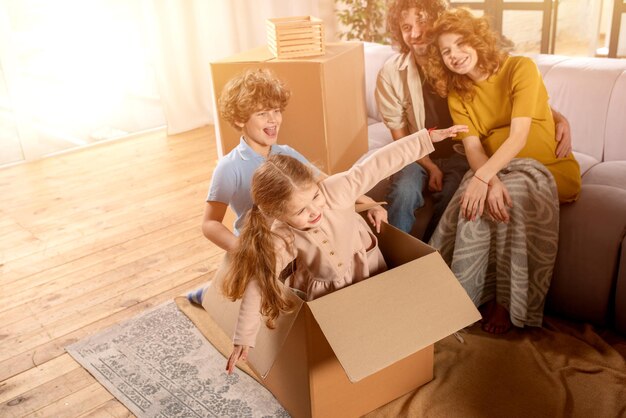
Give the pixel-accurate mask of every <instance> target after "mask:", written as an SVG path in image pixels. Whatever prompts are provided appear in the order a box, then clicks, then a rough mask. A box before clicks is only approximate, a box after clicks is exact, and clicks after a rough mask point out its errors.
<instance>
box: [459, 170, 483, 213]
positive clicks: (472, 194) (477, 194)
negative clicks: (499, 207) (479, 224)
mask: <svg viewBox="0 0 626 418" xmlns="http://www.w3.org/2000/svg"><path fill="white" fill-rule="evenodd" d="M487 189H488V186H487V183H485V182H483V181H482V180H480V179H478V178H477V177H476V176H474V177H472V178H471V179H470V181H469V184H468V185H467V189H465V192H464V193H463V195H462V196H461V216H463V217H464V218H465V219H467V220H468V221H473V220H475V219H476V217H477V216H481V215H482V214H483V209H484V207H485V198H486V197H487Z"/></svg>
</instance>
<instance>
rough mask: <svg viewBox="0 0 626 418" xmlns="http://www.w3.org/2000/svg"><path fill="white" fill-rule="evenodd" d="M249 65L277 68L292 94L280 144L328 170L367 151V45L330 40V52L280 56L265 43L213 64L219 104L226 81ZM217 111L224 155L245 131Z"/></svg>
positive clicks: (347, 165)
mask: <svg viewBox="0 0 626 418" xmlns="http://www.w3.org/2000/svg"><path fill="white" fill-rule="evenodd" d="M247 68H269V69H271V70H272V71H273V72H274V73H275V74H276V75H277V76H278V77H279V78H280V79H281V80H283V81H284V82H285V83H286V84H287V86H288V87H289V88H290V90H291V92H292V96H291V100H290V101H289V104H288V105H287V109H286V110H285V112H284V113H283V123H282V126H281V128H280V133H279V135H278V142H279V143H281V144H287V145H290V146H291V147H293V148H295V149H296V150H297V151H298V152H300V153H301V154H303V155H304V156H305V157H307V158H308V159H309V161H311V162H312V163H314V164H315V165H317V166H318V168H320V169H321V170H322V171H324V172H326V173H328V174H333V173H337V172H339V171H344V170H347V169H348V168H350V167H351V166H352V164H354V163H355V162H356V160H357V159H359V157H361V156H362V155H363V154H365V153H366V152H367V110H366V107H365V70H364V61H363V44H362V43H360V42H354V43H330V44H326V53H325V55H322V56H319V57H309V58H292V59H278V58H275V57H274V55H273V54H272V53H271V52H270V51H269V49H268V48H267V47H261V48H257V49H253V50H250V51H247V52H243V53H241V54H238V55H235V56H232V57H230V58H227V59H224V60H221V61H218V62H213V63H211V76H212V81H213V92H214V104H216V102H217V98H218V97H219V95H220V93H221V91H222V88H223V87H224V85H225V84H226V82H228V80H230V79H231V78H232V77H234V76H235V75H237V74H239V73H240V72H242V71H243V70H244V69H247ZM215 114H216V124H215V131H216V137H217V144H218V150H219V154H220V156H222V155H224V154H226V153H228V152H229V151H230V150H232V149H233V148H234V147H235V146H236V145H237V144H239V138H240V136H241V132H240V131H238V130H236V129H234V128H233V127H232V126H230V124H228V123H227V122H225V121H224V120H222V119H221V118H220V117H219V115H218V112H215Z"/></svg>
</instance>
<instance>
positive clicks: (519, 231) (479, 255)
mask: <svg viewBox="0 0 626 418" xmlns="http://www.w3.org/2000/svg"><path fill="white" fill-rule="evenodd" d="M430 38H431V39H432V41H433V42H432V45H431V46H430V50H429V58H428V64H427V66H426V71H427V76H428V78H429V81H430V83H431V84H432V85H433V87H434V88H435V90H436V91H437V92H438V93H439V94H440V95H441V96H447V97H448V107H449V108H450V113H451V116H452V119H453V121H454V123H455V124H463V125H467V126H468V127H469V132H467V133H463V134H460V135H459V136H458V137H457V139H461V140H462V141H463V148H464V150H465V153H466V155H467V159H468V162H469V164H470V167H471V170H470V171H469V172H468V173H467V174H466V176H465V178H464V179H463V182H462V183H461V187H460V188H459V190H458V191H457V195H456V196H457V197H456V198H453V203H452V204H451V205H450V206H448V209H447V210H446V212H445V214H444V216H443V220H442V222H441V223H440V224H439V227H438V228H437V230H436V231H435V233H434V235H433V238H432V240H431V243H432V244H433V245H434V246H435V247H437V248H438V249H440V251H441V253H442V255H443V256H444V258H446V260H447V261H448V262H449V263H450V265H451V268H452V270H453V271H454V273H455V274H456V275H457V277H458V278H459V281H460V282H461V284H462V285H463V286H464V287H465V289H466V291H467V292H468V293H469V295H470V297H471V298H472V299H473V300H474V303H476V304H477V306H482V307H483V309H482V312H483V316H484V319H483V329H484V330H485V331H488V332H492V333H502V332H506V331H507V330H508V329H509V328H510V327H511V324H513V325H516V326H518V327H523V326H541V324H542V320H543V306H544V302H545V296H546V293H547V291H548V288H549V285H550V280H551V276H552V269H553V266H554V260H555V258H556V251H557V244H558V213H559V202H561V203H563V202H571V201H574V200H576V198H577V197H578V193H579V192H580V187H581V178H580V168H579V166H578V163H577V162H576V160H575V159H574V157H573V155H572V154H571V152H570V153H569V154H568V155H566V156H565V157H563V158H558V157H557V156H556V155H555V147H556V143H555V141H554V136H555V126H554V120H553V118H552V115H551V111H550V107H549V104H548V93H547V90H546V87H545V85H544V84H543V80H542V78H541V74H540V73H539V71H538V69H537V66H536V65H535V63H534V62H533V61H532V60H531V59H530V58H527V57H523V56H511V55H509V54H508V53H507V52H506V51H504V50H503V49H502V48H501V47H500V45H501V42H500V37H499V35H497V34H496V33H495V32H494V31H492V30H491V29H490V27H489V23H488V21H487V19H486V18H484V17H475V16H474V15H472V13H471V12H470V11H468V10H465V9H454V10H449V11H446V12H444V13H443V14H442V15H441V16H440V17H439V19H438V20H437V21H436V22H435V24H434V26H433V29H432V31H431V32H430Z"/></svg>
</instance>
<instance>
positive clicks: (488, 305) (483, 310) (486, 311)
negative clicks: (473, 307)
mask: <svg viewBox="0 0 626 418" xmlns="http://www.w3.org/2000/svg"><path fill="white" fill-rule="evenodd" d="M495 306H496V301H495V300H493V299H492V300H490V301H489V302H485V303H483V304H482V305H480V307H479V308H478V311H479V312H480V314H481V315H482V317H483V319H481V320H480V322H481V323H482V324H484V323H486V322H487V321H488V320H489V318H490V317H491V313H492V312H493V308H495Z"/></svg>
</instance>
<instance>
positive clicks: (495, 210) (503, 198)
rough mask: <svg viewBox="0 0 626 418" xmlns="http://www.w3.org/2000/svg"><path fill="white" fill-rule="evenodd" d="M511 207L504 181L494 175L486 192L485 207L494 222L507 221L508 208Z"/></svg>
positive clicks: (511, 203) (508, 217)
mask: <svg viewBox="0 0 626 418" xmlns="http://www.w3.org/2000/svg"><path fill="white" fill-rule="evenodd" d="M512 207H513V201H512V200H511V196H510V195H509V191H508V190H507V188H506V186H505V185H504V183H502V182H501V181H500V179H498V178H497V177H495V178H494V179H493V180H492V181H491V183H490V187H489V191H488V192H487V208H488V210H489V214H490V215H491V217H492V218H493V219H494V220H495V221H496V222H504V223H508V222H509V220H510V216H509V209H510V208H512Z"/></svg>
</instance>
